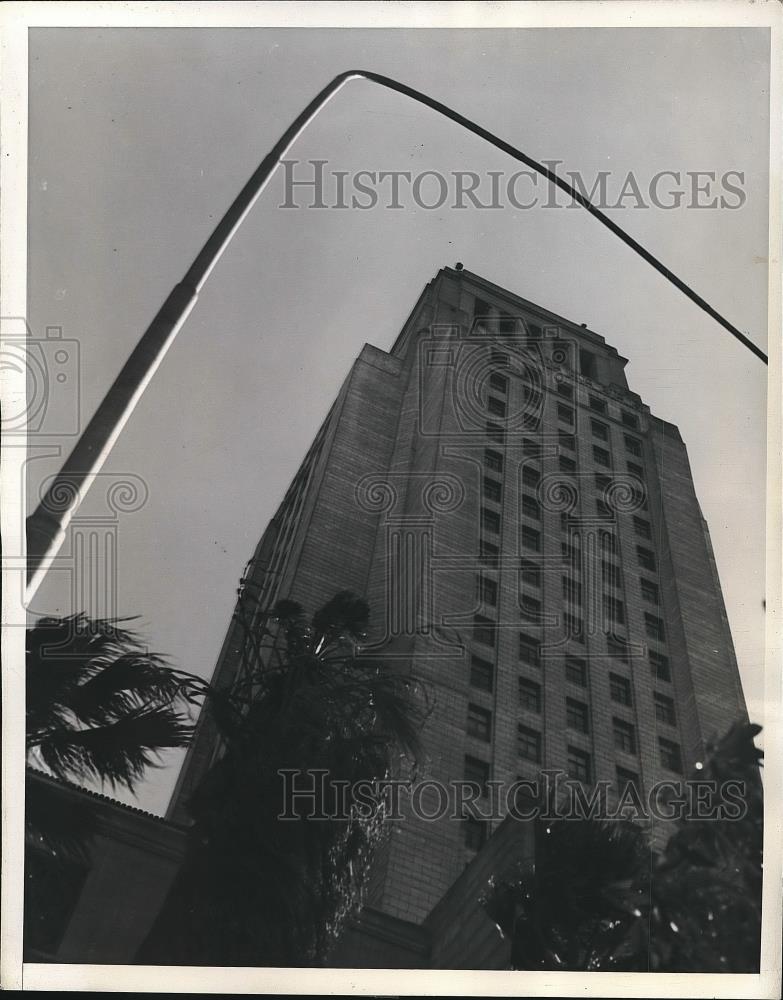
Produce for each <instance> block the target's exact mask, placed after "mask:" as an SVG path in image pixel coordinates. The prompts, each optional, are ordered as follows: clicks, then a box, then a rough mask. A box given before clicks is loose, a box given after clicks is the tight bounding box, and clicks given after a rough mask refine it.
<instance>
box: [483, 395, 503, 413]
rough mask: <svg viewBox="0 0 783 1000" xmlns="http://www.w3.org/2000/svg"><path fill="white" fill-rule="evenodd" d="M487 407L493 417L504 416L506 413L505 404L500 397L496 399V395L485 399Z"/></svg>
mask: <svg viewBox="0 0 783 1000" xmlns="http://www.w3.org/2000/svg"><path fill="white" fill-rule="evenodd" d="M487 409H488V410H489V412H490V413H491V414H492V416H493V417H505V415H506V404H505V401H504V400H502V399H498V398H497V396H490V397H489V399H488V400H487Z"/></svg>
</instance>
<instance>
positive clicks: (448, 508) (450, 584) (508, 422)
mask: <svg viewBox="0 0 783 1000" xmlns="http://www.w3.org/2000/svg"><path fill="white" fill-rule="evenodd" d="M625 364H626V359H625V358H623V357H621V356H620V355H619V354H618V353H617V351H616V350H615V349H614V348H612V347H611V346H609V345H608V344H607V343H606V342H605V341H604V339H603V337H601V336H599V335H597V334H595V333H593V332H591V331H590V330H588V329H586V328H585V327H582V326H580V325H578V324H574V323H572V322H570V321H568V320H565V319H563V318H562V317H560V316H556V315H555V314H553V313H551V312H549V311H547V310H546V309H543V308H541V307H540V306H537V305H534V304H533V303H531V302H528V301H526V300H524V299H522V298H520V297H519V296H517V295H514V294H512V293H510V292H507V291H505V290H503V289H501V288H499V287H497V286H495V285H493V284H491V283H490V282H488V281H486V280H484V279H482V278H480V277H478V276H477V275H475V274H472V273H470V272H468V271H465V270H462V269H461V268H456V269H452V268H444V269H442V270H441V271H440V272H439V273H438V274H437V275H436V277H435V278H434V279H433V280H432V281H431V282H430V283H429V284H428V285H427V287H426V288H425V290H424V292H423V293H422V295H421V297H420V298H419V301H418V302H417V303H416V305H415V307H414V309H413V311H412V313H411V314H410V317H409V319H408V321H407V322H406V324H405V326H404V328H403V330H402V332H401V333H400V335H399V337H398V339H397V341H396V343H395V344H394V346H393V347H392V349H391V351H390V352H388V353H387V352H385V351H383V350H380V349H378V348H376V347H372V346H370V345H365V347H364V348H363V350H362V352H361V354H360V355H359V357H358V359H357V360H356V362H355V363H354V365H353V367H352V369H351V371H350V373H349V375H348V377H347V379H346V380H345V383H344V384H343V386H342V388H341V390H340V392H339V394H338V397H337V399H336V400H335V403H334V405H333V407H332V409H331V410H330V412H329V415H328V416H327V418H326V420H325V421H324V423H323V425H322V427H321V429H320V430H319V432H318V434H317V435H316V438H315V440H314V442H313V444H312V446H311V448H310V450H309V452H308V454H307V456H306V457H305V459H304V461H303V463H302V465H301V467H300V469H299V471H298V473H297V475H296V477H295V478H294V480H293V482H292V484H291V486H290V487H289V489H288V491H287V493H286V495H285V498H284V500H283V502H282V504H281V505H280V508H279V509H278V511H277V513H276V515H275V517H274V518H273V519H272V521H271V523H270V525H269V527H268V528H267V530H266V532H265V534H264V536H263V538H262V539H261V541H260V543H259V545H258V548H257V550H256V553H255V555H254V557H253V560H252V561H251V565H250V571H249V573H250V578H251V579H252V581H253V583H254V584H255V585H257V586H258V587H259V588H260V592H261V594H262V598H263V601H264V603H265V604H266V605H267V606H271V605H272V604H273V603H274V602H275V601H276V600H277V599H279V598H282V597H286V598H291V599H293V600H296V601H299V602H300V603H301V604H303V605H304V606H305V608H307V609H309V610H313V609H315V608H317V607H319V606H320V605H321V604H323V603H325V601H326V600H327V599H328V598H329V597H331V596H332V595H333V594H334V593H335V592H336V591H337V590H343V589H345V590H352V591H355V592H356V593H358V594H360V595H362V596H364V597H366V599H367V600H368V602H369V605H370V609H371V615H372V619H371V622H372V631H371V635H370V637H369V642H370V645H371V647H372V648H373V649H376V650H377V651H378V652H383V654H384V655H387V656H392V657H396V658H398V659H399V662H400V664H401V665H405V664H412V665H413V669H414V672H415V673H416V675H417V676H419V677H421V678H422V679H423V680H424V681H425V682H426V684H427V685H428V686H429V688H430V689H431V691H432V693H433V695H434V705H435V707H434V710H433V712H432V714H431V716H430V717H429V719H428V721H427V724H426V728H425V733H424V738H425V745H426V749H427V760H426V762H425V766H424V769H423V774H424V776H425V777H429V778H436V779H439V780H440V781H443V782H448V781H450V780H453V779H463V778H469V779H472V780H475V781H478V782H479V783H483V782H485V781H488V780H491V781H495V782H502V783H504V785H510V784H511V783H513V782H514V781H516V780H518V779H535V778H536V777H537V776H538V775H539V773H540V771H541V769H542V768H547V769H560V770H562V771H563V772H566V773H567V774H568V775H569V776H570V777H572V778H574V779H576V780H578V781H581V782H584V783H586V784H588V785H590V784H593V783H595V782H596V781H606V782H609V783H610V784H611V786H612V788H613V789H618V788H622V787H624V786H625V785H626V784H627V783H629V782H630V783H632V784H634V785H635V786H636V787H637V788H638V789H639V790H640V791H641V793H642V795H643V796H644V795H645V794H646V793H647V792H649V789H650V788H651V786H652V785H653V783H655V782H656V781H659V780H661V779H676V778H678V777H679V776H682V775H683V774H687V773H688V772H690V770H691V769H692V767H693V766H694V765H695V764H696V762H698V761H699V760H700V759H701V758H702V756H703V754H704V750H705V744H706V742H707V741H708V740H709V739H710V738H711V737H713V736H716V735H721V734H722V733H724V732H725V731H726V730H727V729H728V727H729V725H730V724H731V722H732V721H734V720H735V719H736V718H740V717H742V718H745V717H746V712H745V706H744V701H743V696H742V690H741V686H740V680H739V674H738V670H737V665H736V661H735V657H734V652H733V646H732V641H731V635H730V632H729V627H728V622H727V618H726V613H725V609H724V605H723V600H722V596H721V591H720V584H719V581H718V576H717V572H716V568H715V562H714V558H713V554H712V549H711V545H710V540H709V534H708V531H707V525H706V523H705V521H704V518H703V516H702V514H701V510H700V508H699V503H698V500H697V498H696V495H695V492H694V487H693V482H692V478H691V473H690V467H689V463H688V457H687V453H686V449H685V445H684V444H683V442H682V439H681V438H680V435H679V432H678V430H677V428H676V427H674V426H673V425H672V424H669V423H667V422H666V421H664V420H661V419H659V418H657V417H654V416H653V415H652V414H651V413H650V411H649V408H648V407H647V406H645V405H644V403H643V402H642V401H641V400H640V398H639V397H638V396H637V395H635V394H634V393H633V392H631V390H630V389H629V388H628V384H627V382H626V378H625V373H624V369H625ZM239 648H240V635H239V632H238V629H237V627H235V626H232V628H230V629H229V632H228V634H227V636H226V640H225V643H224V646H223V650H222V652H221V656H220V660H219V663H218V665H217V669H216V674H215V681H216V683H218V684H219V685H230V684H231V682H232V678H233V676H234V674H235V672H236V670H237V667H238V650H239ZM214 753H215V737H214V733H213V732H212V731H211V729H210V727H209V722H208V721H206V720H202V722H201V723H200V726H199V729H198V731H197V736H196V739H195V740H194V743H193V744H192V746H191V749H190V751H189V754H188V758H187V760H186V764H185V766H184V767H183V770H182V773H181V775H180V779H179V782H178V785H177V788H176V790H175V793H174V796H173V798H172V804H171V807H170V810H169V818H171V819H173V820H175V821H184V820H185V818H186V816H187V799H188V795H189V794H190V792H191V791H192V789H193V787H194V785H195V783H197V781H198V779H199V777H200V776H201V775H202V774H203V772H204V768H205V767H206V766H207V764H208V763H209V761H210V760H211V759H212V757H213V755H214ZM428 802H429V803H430V804H429V806H427V803H428ZM423 804H424V805H425V807H429V808H434V807H435V806H436V805H437V803H434V804H433V803H432V802H430V800H428V799H426V797H425V800H424V803H423ZM500 827H503V829H504V830H505V829H506V827H507V824H505V825H504V824H503V823H502V821H501V820H499V819H498V820H493V821H487V822H481V821H479V820H468V819H466V820H461V821H454V820H450V819H449V818H448V817H444V818H443V819H440V820H437V821H426V820H423V819H417V818H415V817H414V816H412V815H406V816H405V819H404V820H403V821H401V822H399V823H398V824H396V827H395V830H394V832H393V833H392V835H391V838H390V841H389V844H388V847H387V849H386V850H385V852H384V856H383V857H382V858H381V859H380V860H379V863H378V867H377V871H376V872H375V876H374V880H373V884H372V888H371V892H370V897H369V900H368V909H367V914H368V916H367V918H366V921H367V922H368V923H371V922H372V920H376V921H380V922H381V923H383V924H384V927H385V928H386V930H385V931H384V932H383V933H380V932H379V935H380V937H382V938H384V940H385V941H386V945H385V946H384V947H386V946H388V947H387V950H386V951H385V952H383V951H381V952H377V951H376V952H373V953H372V955H371V954H370V951H371V949H365V954H364V958H362V955H361V954H360V953H359V952H360V951H361V948H359V950H358V951H357V948H358V947H359V946H358V945H357V946H356V947H355V948H354V951H353V952H352V953H350V954H346V955H344V958H343V964H356V965H359V964H379V965H382V964H384V963H385V964H394V962H393V961H392V960H391V959H390V958H389V955H390V954H391V953H390V952H389V950H388V948H389V947H394V945H393V944H389V942H394V941H396V942H397V944H399V946H400V948H401V949H402V951H401V952H400V954H405V955H407V956H408V958H409V959H410V956H411V955H419V956H421V955H422V954H425V953H426V947H427V946H426V945H423V944H422V943H421V940H419V938H418V937H417V934H419V930H421V929H422V928H424V929H425V930H426V928H427V927H432V926H433V921H434V922H435V923H437V921H438V919H439V917H438V913H439V912H442V911H443V907H444V897H447V894H449V891H450V890H452V894H453V891H454V889H453V887H454V886H455V884H456V883H457V882H458V880H460V884H463V883H464V882H465V878H466V876H467V875H468V873H469V872H470V871H474V870H482V871H483V868H482V867H481V864H482V862H481V858H482V857H485V856H487V855H486V854H485V852H487V851H488V850H490V849H491V850H492V851H494V852H495V854H497V847H492V848H491V845H492V844H493V843H495V844H496V843H497V842H496V838H495V836H493V837H492V840H491V841H490V842H489V843H487V840H488V837H489V836H490V835H493V834H495V833H496V832H498V831H499V828H500ZM503 836H505V834H503ZM485 845H486V846H485ZM468 864H469V865H470V868H469V869H468V870H467V871H466V870H465V869H466V865H468ZM484 874H486V873H484ZM439 905H440V909H438V907H439ZM371 918H372V920H371ZM455 919H459V918H458V916H455ZM384 922H385V923H384ZM487 926H489V927H491V925H489V924H488V923H487ZM384 934H385V935H386V936H385V937H384ZM406 935H407V937H406ZM414 939H415V940H414ZM400 942H402V944H400ZM406 942H407V944H406ZM411 942H413V943H411ZM406 948H408V950H407V951H406V950H405V949H406ZM411 949H412V950H411ZM417 949H418V950H417ZM422 949H423V950H422ZM384 955H385V958H384ZM426 961H429V960H428V959H422V958H421V957H419V959H417V962H418V964H422V963H424V964H426ZM400 962H402V959H400ZM490 964H491V963H490ZM453 967H457V966H453ZM473 967H477V966H475V965H474V966H473Z"/></svg>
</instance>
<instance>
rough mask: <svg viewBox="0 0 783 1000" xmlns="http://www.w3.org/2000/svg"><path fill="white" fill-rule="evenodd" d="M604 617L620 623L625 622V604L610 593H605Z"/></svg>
mask: <svg viewBox="0 0 783 1000" xmlns="http://www.w3.org/2000/svg"><path fill="white" fill-rule="evenodd" d="M603 597H604V599H603V606H604V617H605V618H606V619H608V620H609V621H613V622H618V623H619V624H620V625H622V624H624V622H625V605H624V604H623V602H622V601H621V600H620V599H619V598H618V597H612V596H610V595H609V594H604V595H603Z"/></svg>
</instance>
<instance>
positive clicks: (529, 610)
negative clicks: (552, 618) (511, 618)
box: [519, 594, 541, 622]
mask: <svg viewBox="0 0 783 1000" xmlns="http://www.w3.org/2000/svg"><path fill="white" fill-rule="evenodd" d="M519 607H520V609H521V611H522V613H523V615H524V617H525V618H527V619H530V620H531V621H534V622H537V621H538V620H539V618H540V617H541V601H539V600H538V598H537V597H531V596H530V594H522V595H521V597H520V599H519Z"/></svg>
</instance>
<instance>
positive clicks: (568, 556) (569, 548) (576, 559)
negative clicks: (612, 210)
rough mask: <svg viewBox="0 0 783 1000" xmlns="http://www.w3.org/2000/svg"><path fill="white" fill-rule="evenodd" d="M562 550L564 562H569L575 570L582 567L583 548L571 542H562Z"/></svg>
mask: <svg viewBox="0 0 783 1000" xmlns="http://www.w3.org/2000/svg"><path fill="white" fill-rule="evenodd" d="M560 551H561V553H562V555H563V562H564V563H568V564H569V565H570V566H571V568H572V569H574V570H578V569H581V568H582V550H581V549H580V548H577V546H576V545H571V544H569V542H561V543H560Z"/></svg>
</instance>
